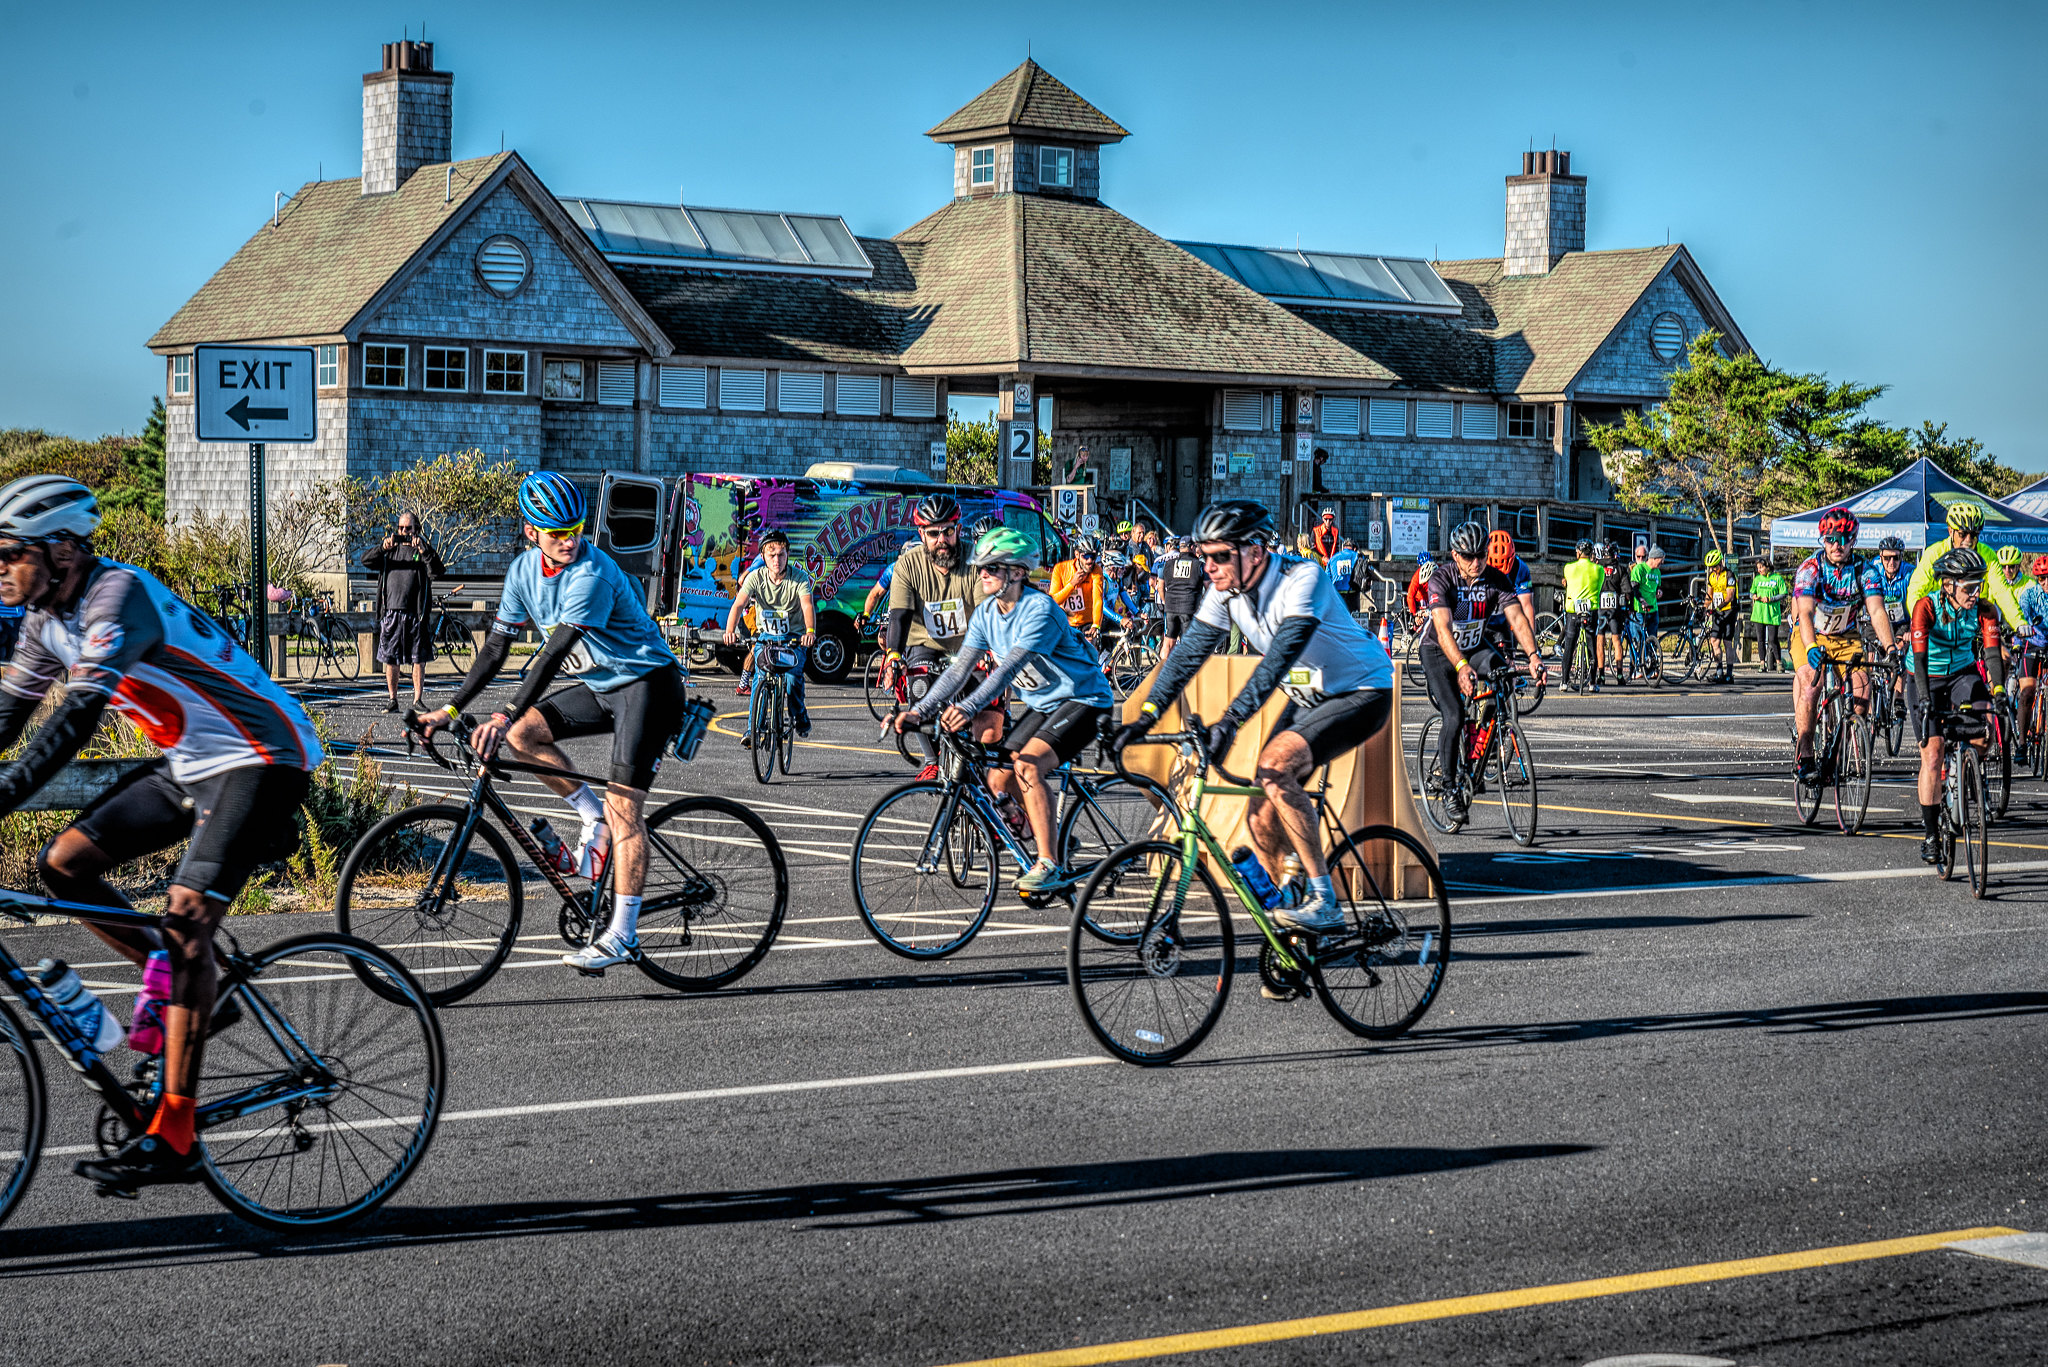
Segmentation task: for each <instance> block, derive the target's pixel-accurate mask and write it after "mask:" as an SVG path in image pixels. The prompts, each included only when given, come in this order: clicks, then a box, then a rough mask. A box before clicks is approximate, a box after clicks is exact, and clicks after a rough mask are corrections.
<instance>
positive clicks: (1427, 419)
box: [1415, 399, 1451, 437]
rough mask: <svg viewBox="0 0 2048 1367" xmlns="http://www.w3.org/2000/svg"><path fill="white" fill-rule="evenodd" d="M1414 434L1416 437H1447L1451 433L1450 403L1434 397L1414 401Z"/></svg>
mask: <svg viewBox="0 0 2048 1367" xmlns="http://www.w3.org/2000/svg"><path fill="white" fill-rule="evenodd" d="M1415 435H1416V436H1418V437H1448V436H1449V435H1451V405H1450V404H1448V403H1440V402H1438V401H1437V400H1435V399H1417V400H1416V401H1415Z"/></svg>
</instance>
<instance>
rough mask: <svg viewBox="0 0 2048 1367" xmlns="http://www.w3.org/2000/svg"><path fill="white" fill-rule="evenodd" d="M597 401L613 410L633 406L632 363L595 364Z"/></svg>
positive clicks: (601, 362)
mask: <svg viewBox="0 0 2048 1367" xmlns="http://www.w3.org/2000/svg"><path fill="white" fill-rule="evenodd" d="M597 401H598V402H599V403H607V404H610V405H612V406H613V407H614V408H631V407H632V406H633V363H632V362H631V361H599V362H598V363H597Z"/></svg>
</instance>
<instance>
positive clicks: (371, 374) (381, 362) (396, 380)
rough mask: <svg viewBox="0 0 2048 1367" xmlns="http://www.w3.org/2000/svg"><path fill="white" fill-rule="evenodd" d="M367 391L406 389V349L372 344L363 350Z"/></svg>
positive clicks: (364, 379) (364, 382)
mask: <svg viewBox="0 0 2048 1367" xmlns="http://www.w3.org/2000/svg"><path fill="white" fill-rule="evenodd" d="M363 387H364V388H365V389H403V388H405V348H404V347H402V346H384V345H380V344H378V343H374V342H373V343H371V344H370V345H369V346H366V347H364V348H363Z"/></svg>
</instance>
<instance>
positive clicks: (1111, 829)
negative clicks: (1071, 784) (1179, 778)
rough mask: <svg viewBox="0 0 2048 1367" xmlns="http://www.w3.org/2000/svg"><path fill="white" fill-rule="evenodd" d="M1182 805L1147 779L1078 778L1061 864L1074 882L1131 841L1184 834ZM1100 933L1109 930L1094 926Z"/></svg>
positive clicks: (1062, 836) (1064, 821)
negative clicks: (1085, 780) (1181, 829)
mask: <svg viewBox="0 0 2048 1367" xmlns="http://www.w3.org/2000/svg"><path fill="white" fill-rule="evenodd" d="M1180 821H1181V812H1180V804H1179V803H1177V802H1175V801H1174V800H1173V795H1172V794H1170V793H1168V792H1167V791H1166V789H1164V788H1162V787H1160V786H1159V785H1158V784H1156V783H1154V782H1152V780H1150V779H1148V778H1142V777H1141V778H1129V779H1127V778H1125V777H1123V776H1122V775H1120V774H1118V775H1112V776H1111V777H1109V778H1106V779H1103V780H1102V781H1101V782H1099V783H1096V782H1093V781H1089V782H1082V781H1080V780H1075V792H1074V795H1073V796H1072V797H1070V798H1069V800H1068V802H1067V810H1066V812H1065V813H1064V814H1062V815H1061V817H1060V828H1059V831H1058V832H1057V837H1056V838H1057V842H1058V844H1059V848H1060V862H1061V863H1062V864H1063V865H1064V866H1065V867H1066V869H1067V871H1068V872H1069V873H1071V874H1073V875H1074V877H1075V878H1076V879H1081V878H1085V877H1086V876H1087V875H1088V871H1089V870H1091V869H1093V868H1094V867H1095V866H1096V865H1097V864H1099V863H1101V862H1102V861H1103V860H1105V859H1107V858H1108V857H1109V856H1110V855H1112V854H1114V853H1115V852H1116V851H1118V850H1120V849H1122V848H1123V847H1124V846H1126V845H1128V844H1131V843H1132V842H1133V841H1138V840H1146V839H1150V838H1152V837H1154V836H1166V837H1173V836H1177V835H1179V834H1180ZM1088 929H1089V930H1090V931H1091V932H1092V933H1094V934H1097V935H1107V934H1109V932H1107V931H1106V930H1104V929H1103V928H1102V927H1100V926H1097V925H1095V924H1094V923H1093V922H1089V923H1088Z"/></svg>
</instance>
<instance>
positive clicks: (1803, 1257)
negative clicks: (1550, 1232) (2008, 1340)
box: [952, 1225, 2019, 1367]
mask: <svg viewBox="0 0 2048 1367" xmlns="http://www.w3.org/2000/svg"><path fill="white" fill-rule="evenodd" d="M2018 1232H2019V1231H2017V1230H2011V1229H2006V1228H2004V1227H2003V1226H1996V1225H1994V1226H1987V1227H1985V1228H1981V1229H1956V1230H1949V1231H1948V1232H1946V1233H1943V1234H1916V1235H1912V1236H1909V1237H1907V1238H1903V1239H1881V1240H1878V1241H1877V1242H1875V1243H1867V1244H1841V1245H1838V1246H1836V1247H1834V1248H1812V1249H1807V1250H1805V1251H1803V1252H1799V1253H1779V1254H1774V1255H1771V1256H1768V1257H1762V1258H1737V1259H1734V1260H1732V1261H1729V1262H1721V1263H1695V1264H1693V1265H1692V1266H1690V1267H1669V1268H1664V1269H1661V1270H1660V1271H1656V1272H1636V1273H1631V1274H1629V1275H1627V1276H1620V1277H1599V1278H1595V1279H1593V1280H1591V1281H1582V1282H1556V1283H1553V1284H1551V1285H1549V1286H1529V1287H1523V1288H1521V1289H1520V1290H1515V1291H1494V1292H1489V1293H1487V1294H1484V1295H1478V1296H1453V1297H1451V1298H1449V1299H1447V1300H1435V1301H1412V1302H1410V1303H1409V1304H1406V1305H1387V1306H1381V1307H1379V1308H1378V1309H1374V1310H1355V1311H1352V1312H1350V1313H1348V1314H1341V1315H1316V1316H1312V1317H1310V1318H1307V1319H1297V1320H1274V1321H1270V1322H1268V1323H1265V1324H1246V1325H1239V1326H1237V1327H1235V1328H1230V1329H1209V1330H1204V1331H1202V1332H1199V1333H1193V1334H1169V1335H1165V1336H1163V1337H1160V1338H1150V1339H1129V1340H1126V1341H1125V1342H1122V1343H1098V1344H1094V1345H1092V1346H1090V1347H1086V1348H1060V1349H1054V1350H1053V1351H1051V1352H1045V1353H1024V1354H1019V1355H1017V1356H1014V1357H1000V1358H980V1359H977V1360H975V1361H972V1362H965V1363H955V1364H952V1367H1087V1365H1088V1364H1093V1363H1099V1362H1134V1361H1137V1360H1138V1359H1140V1358H1160V1357H1176V1356H1178V1355H1180V1354H1183V1353H1204V1352H1213V1351H1214V1350H1216V1349H1218V1348H1238V1347H1243V1346H1244V1345H1246V1344H1252V1343H1278V1342H1282V1341H1284V1340H1287V1339H1304V1338H1314V1337H1317V1336H1319V1335H1323V1334H1344V1333H1351V1332H1354V1331H1356V1330H1360V1329H1378V1328H1383V1327H1385V1326H1387V1325H1391V1324H1418V1323H1421V1322H1423V1321H1426V1320H1442V1319H1453V1318H1456V1317H1458V1316H1461V1315H1484V1314H1490V1313H1492V1312H1494V1311H1496V1310H1519V1309H1524V1308H1526V1307H1528V1306H1532V1305H1555V1304H1557V1303H1559V1302H1561V1301H1578V1300H1590V1299H1593V1298H1595V1297H1599V1296H1620V1295H1626V1294H1628V1293H1630V1292H1634V1291H1653V1290H1657V1289H1659V1288H1661V1287H1667V1286H1695V1285H1698V1284H1699V1283H1701V1282H1722V1281H1732V1280H1734V1279H1736V1278H1738V1277H1758V1276H1763V1275H1765V1274H1767V1273H1772V1272H1797V1271H1800V1270H1802V1269H1806V1268H1815V1267H1835V1266H1839V1265H1841V1264H1843V1263H1861V1262H1870V1261H1872V1260H1874V1259H1878V1258H1896V1257H1900V1256H1902V1255H1904V1254H1908V1253H1927V1252H1932V1251H1933V1250H1935V1249H1938V1248H1940V1247H1942V1246H1943V1245H1944V1244H1951V1243H1955V1242H1958V1241H1960V1240H1965V1239H1985V1238H1995V1237H1998V1236H2001V1235H2010V1234H2016V1233H2018Z"/></svg>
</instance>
